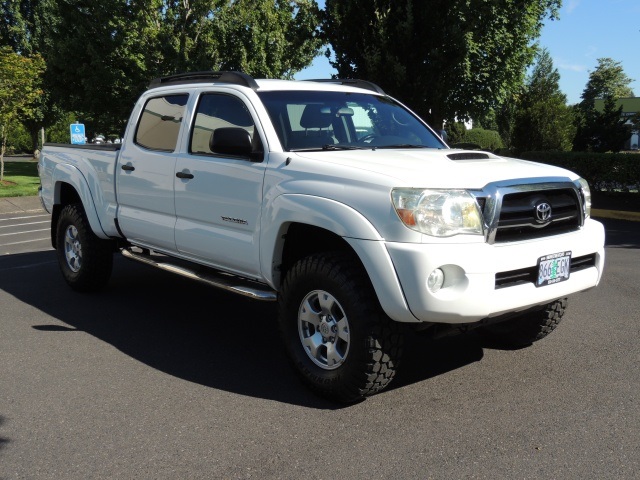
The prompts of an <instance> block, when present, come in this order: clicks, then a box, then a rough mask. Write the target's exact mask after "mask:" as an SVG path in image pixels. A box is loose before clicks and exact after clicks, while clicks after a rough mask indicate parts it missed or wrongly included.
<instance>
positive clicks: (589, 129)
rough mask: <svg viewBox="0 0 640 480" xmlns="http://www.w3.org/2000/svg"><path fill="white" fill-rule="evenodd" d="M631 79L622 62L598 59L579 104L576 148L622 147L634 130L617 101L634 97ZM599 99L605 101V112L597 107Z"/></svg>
mask: <svg viewBox="0 0 640 480" xmlns="http://www.w3.org/2000/svg"><path fill="white" fill-rule="evenodd" d="M632 81H633V80H632V79H631V78H629V77H628V76H627V75H626V74H625V73H624V70H623V68H622V66H621V64H620V62H616V61H614V60H612V59H611V58H600V59H598V66H597V67H596V69H595V70H594V71H593V72H591V73H590V74H589V80H588V82H587V85H586V86H585V89H584V90H583V92H582V96H581V98H582V101H581V102H580V103H579V104H578V105H577V107H576V110H577V114H576V117H575V124H576V135H575V137H574V140H573V149H574V150H577V151H594V152H607V151H612V152H618V151H620V150H621V149H622V146H623V144H624V141H625V140H626V139H627V138H628V137H629V135H630V133H631V132H630V128H629V126H628V125H625V119H624V118H622V116H621V115H622V106H620V107H616V100H617V99H619V98H625V97H632V96H633V91H632V90H631V88H630V87H629V84H630V83H631V82H632ZM596 99H603V100H604V108H603V110H602V111H598V110H596V107H595V101H596Z"/></svg>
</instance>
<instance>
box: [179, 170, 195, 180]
mask: <svg viewBox="0 0 640 480" xmlns="http://www.w3.org/2000/svg"><path fill="white" fill-rule="evenodd" d="M176 177H178V178H189V179H191V178H193V175H192V174H191V173H189V172H188V171H187V172H178V173H176Z"/></svg>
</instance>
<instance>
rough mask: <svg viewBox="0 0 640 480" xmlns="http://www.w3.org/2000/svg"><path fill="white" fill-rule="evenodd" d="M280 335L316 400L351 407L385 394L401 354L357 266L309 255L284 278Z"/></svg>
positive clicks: (395, 327)
mask: <svg viewBox="0 0 640 480" xmlns="http://www.w3.org/2000/svg"><path fill="white" fill-rule="evenodd" d="M279 324H280V331H281V334H282V337H283V340H284V343H285V345H286V348H287V352H288V354H289V357H290V358H291V360H292V362H293V365H294V367H295V369H296V371H297V372H298V374H299V375H300V377H301V378H302V380H303V381H304V382H305V383H306V384H307V385H308V386H309V387H310V388H311V389H312V390H314V391H315V392H317V393H319V394H320V395H322V396H324V397H327V398H330V399H333V400H337V401H340V402H354V401H357V400H360V399H362V398H364V397H366V396H369V395H372V394H374V393H377V392H379V391H381V390H382V389H384V388H385V387H386V386H387V385H388V384H389V383H390V382H391V380H392V379H393V377H394V375H395V372H396V368H397V366H398V362H399V360H400V356H401V353H402V341H403V338H402V333H401V331H400V325H399V324H397V323H396V322H393V321H392V320H390V319H389V318H388V317H387V316H386V315H385V313H384V312H383V311H382V309H381V307H380V305H379V303H378V299H377V297H376V295H375V293H374V291H373V287H372V286H371V284H370V282H369V279H368V277H367V276H366V273H365V272H364V270H363V269H362V267H361V266H360V264H359V263H358V262H357V261H356V260H355V259H353V257H351V256H349V255H345V254H342V253H332V254H318V255H312V256H309V257H307V258H304V259H302V260H300V261H298V262H297V263H296V264H295V265H294V266H293V267H292V268H291V270H290V271H289V272H288V273H287V276H286V278H285V281H284V285H283V289H282V293H281V296H280V313H279Z"/></svg>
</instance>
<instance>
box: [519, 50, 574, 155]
mask: <svg viewBox="0 0 640 480" xmlns="http://www.w3.org/2000/svg"><path fill="white" fill-rule="evenodd" d="M559 82H560V74H559V73H558V70H557V69H556V68H554V67H553V60H552V59H551V55H549V51H548V50H547V49H543V50H542V51H541V52H540V54H539V55H538V61H537V63H536V65H535V67H534V69H533V71H532V72H531V76H530V77H529V78H528V79H527V82H526V85H525V87H524V89H523V91H522V94H521V95H520V97H519V101H518V105H517V109H516V114H515V118H514V128H513V134H512V143H513V147H514V148H516V150H518V151H520V152H523V151H534V150H560V151H566V150H570V149H571V142H572V140H573V137H574V135H575V127H574V125H573V115H572V113H571V109H570V108H569V107H568V106H567V96H566V95H565V94H563V93H562V92H561V91H560V85H559Z"/></svg>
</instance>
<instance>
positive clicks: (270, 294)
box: [122, 248, 277, 302]
mask: <svg viewBox="0 0 640 480" xmlns="http://www.w3.org/2000/svg"><path fill="white" fill-rule="evenodd" d="M122 255H123V256H124V257H125V258H129V259H131V260H136V261H138V262H141V263H145V264H147V265H151V266H152V267H156V268H159V269H161V270H166V271H167V272H171V273H177V274H178V275H182V276H183V277H187V278H190V279H191V280H197V281H199V282H203V283H206V284H208V285H211V286H214V287H217V288H221V289H223V290H227V291H229V292H233V293H237V294H240V295H244V296H245V297H250V298H253V299H254V300H263V301H267V302H274V301H275V300H277V294H276V292H275V291H274V290H271V289H270V288H269V287H268V286H267V285H262V284H260V283H258V282H253V281H251V280H247V279H243V278H241V277H236V276H235V275H231V274H228V273H223V272H218V271H216V270H212V269H207V268H204V267H203V270H202V271H198V270H195V269H191V268H187V267H186V266H184V265H178V264H177V263H171V260H172V259H169V257H165V256H157V255H156V256H154V255H151V254H149V253H141V252H134V251H132V250H131V249H128V248H125V249H123V250H122Z"/></svg>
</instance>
